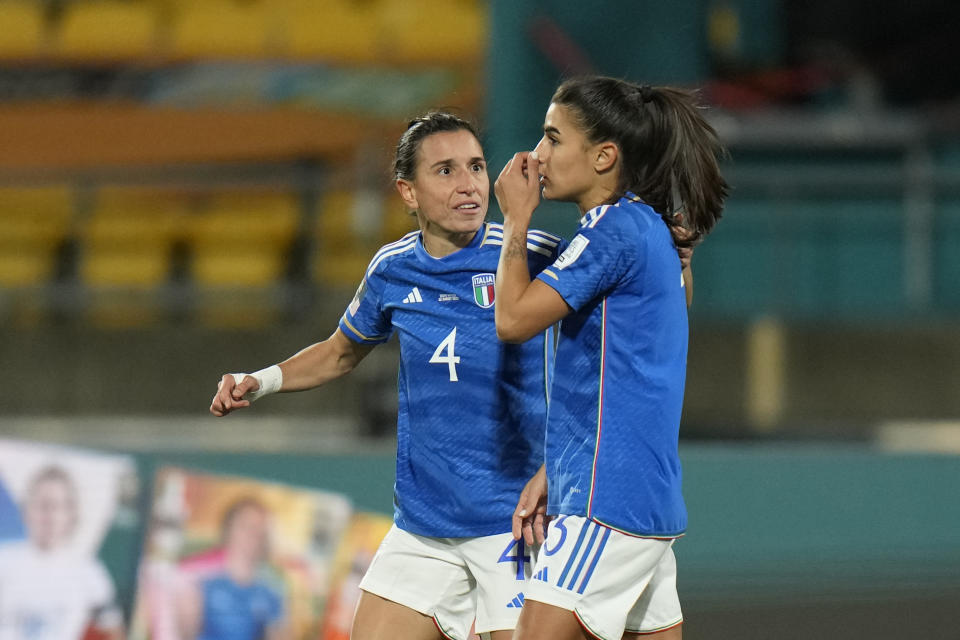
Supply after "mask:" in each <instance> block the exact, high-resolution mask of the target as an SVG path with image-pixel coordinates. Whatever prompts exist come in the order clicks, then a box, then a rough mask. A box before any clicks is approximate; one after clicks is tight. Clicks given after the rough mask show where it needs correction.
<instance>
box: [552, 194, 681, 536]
mask: <svg viewBox="0 0 960 640" xmlns="http://www.w3.org/2000/svg"><path fill="white" fill-rule="evenodd" d="M538 278H539V279H540V280H541V281H542V282H544V283H546V284H547V285H549V286H550V287H552V288H554V289H555V290H556V291H557V292H558V293H559V294H560V295H561V296H562V297H563V299H564V300H565V301H566V302H567V304H568V305H570V307H571V308H572V309H573V312H572V313H571V314H570V315H569V316H567V317H566V318H564V319H563V322H562V323H561V325H560V338H559V343H558V345H557V354H556V366H555V371H554V381H553V387H552V390H551V394H550V396H551V398H550V399H551V405H550V413H549V417H548V420H547V442H546V465H547V479H548V483H549V487H550V491H549V504H548V507H547V508H548V512H549V513H551V514H558V513H563V514H569V515H581V516H586V517H588V518H592V519H594V520H596V521H598V522H600V523H602V524H606V525H608V526H610V527H613V528H615V529H619V530H622V531H624V532H626V533H630V534H635V535H641V536H652V537H673V536H678V535H680V534H682V533H683V531H684V529H685V528H686V523H687V515H686V507H685V506H684V502H683V496H682V495H681V492H680V475H681V474H680V460H679V457H678V454H677V439H678V432H679V428H680V411H681V406H682V404H683V385H684V378H685V376H686V359H687V309H686V296H685V292H684V289H683V278H682V276H681V268H680V260H679V258H678V256H677V250H676V248H675V246H674V244H673V240H672V237H671V235H670V231H669V230H668V228H667V225H666V224H665V223H664V222H663V220H662V219H661V217H660V215H659V214H658V213H657V212H655V211H654V210H653V209H651V208H650V207H649V206H647V205H645V204H643V203H642V202H640V201H639V199H637V198H636V197H633V196H630V197H626V198H622V199H621V200H620V201H619V202H618V203H616V204H615V205H603V206H600V207H597V208H596V209H592V210H591V211H589V212H587V214H586V215H585V216H584V217H583V218H582V219H581V221H580V229H579V231H578V233H577V235H576V236H575V237H574V238H573V240H571V242H570V245H569V246H568V247H567V249H566V250H565V251H564V252H563V254H562V255H561V256H560V257H559V258H558V259H557V261H556V262H555V263H554V264H553V265H551V266H549V267H547V268H546V269H544V270H543V271H542V273H541V274H540V275H539V276H538Z"/></svg>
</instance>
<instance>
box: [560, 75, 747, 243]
mask: <svg viewBox="0 0 960 640" xmlns="http://www.w3.org/2000/svg"><path fill="white" fill-rule="evenodd" d="M552 102H553V103H555V104H560V105H563V106H564V107H567V108H568V109H570V111H571V116H572V117H573V119H574V121H575V122H576V124H577V125H578V126H579V128H580V129H581V130H582V131H583V132H584V134H585V135H586V137H587V140H589V141H590V142H591V143H592V144H596V143H599V142H607V141H609V142H613V143H614V144H616V145H617V147H618V148H619V150H620V163H621V166H620V177H619V181H618V184H617V192H616V193H615V194H614V196H613V198H612V199H611V202H616V201H617V200H619V199H620V198H621V197H623V195H624V194H626V192H628V191H630V192H633V193H634V194H635V195H637V196H639V197H640V198H641V199H642V200H643V201H644V202H645V203H647V204H648V205H650V206H651V207H653V208H654V210H656V211H657V212H658V213H659V214H660V215H661V216H662V217H663V219H664V221H665V222H666V223H667V225H669V226H675V225H678V224H683V225H684V226H686V227H687V228H688V229H689V230H690V232H691V233H690V237H689V238H688V239H686V240H681V241H677V244H679V245H681V246H689V245H692V244H694V243H696V242H697V241H698V240H699V239H701V238H702V237H703V236H704V235H706V234H707V233H709V232H710V230H711V229H713V227H714V225H716V223H717V221H718V220H719V219H720V216H721V214H722V212H723V200H724V198H725V197H726V195H727V192H728V190H729V187H728V185H727V182H726V180H724V179H723V176H722V175H720V166H719V159H720V158H721V157H723V156H724V155H725V154H726V151H725V150H724V148H723V145H721V144H720V141H719V139H718V138H717V133H716V131H714V129H713V127H712V126H710V124H709V123H708V122H707V121H706V120H705V119H704V118H703V116H702V115H701V114H700V111H699V109H698V105H697V100H696V96H695V94H694V93H692V92H689V91H684V90H682V89H675V88H672V87H650V86H641V85H636V84H632V83H630V82H626V81H624V80H618V79H616V78H605V77H599V76H587V77H582V78H574V79H571V80H568V81H566V82H564V83H563V84H561V85H560V87H558V88H557V90H556V92H555V93H554V94H553V99H552ZM677 212H682V213H683V216H682V217H683V221H682V222H681V221H680V220H679V219H678V218H677V217H675V214H676V213H677Z"/></svg>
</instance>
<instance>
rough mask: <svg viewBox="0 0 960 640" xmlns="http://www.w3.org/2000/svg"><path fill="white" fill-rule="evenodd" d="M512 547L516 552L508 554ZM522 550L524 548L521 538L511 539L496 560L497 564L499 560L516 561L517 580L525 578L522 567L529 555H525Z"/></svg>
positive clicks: (527, 561) (527, 560) (528, 560)
mask: <svg viewBox="0 0 960 640" xmlns="http://www.w3.org/2000/svg"><path fill="white" fill-rule="evenodd" d="M514 549H516V550H517V552H516V553H515V554H514V555H510V552H511V551H513V550H514ZM524 551H526V549H525V548H524V546H523V539H520V540H511V541H510V544H508V545H507V548H506V549H504V550H503V553H501V554H500V559H499V560H497V564H500V563H501V562H516V563H517V580H526V579H527V576H526V572H524V570H523V568H524V567H525V566H526V564H527V563H529V562H530V556H528V555H525V554H524Z"/></svg>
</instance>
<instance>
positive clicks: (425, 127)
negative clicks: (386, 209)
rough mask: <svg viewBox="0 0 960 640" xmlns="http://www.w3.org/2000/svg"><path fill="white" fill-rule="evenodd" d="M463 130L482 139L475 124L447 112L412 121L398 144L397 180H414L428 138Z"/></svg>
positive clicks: (433, 113)
mask: <svg viewBox="0 0 960 640" xmlns="http://www.w3.org/2000/svg"><path fill="white" fill-rule="evenodd" d="M461 130H463V131H469V132H470V133H472V134H473V137H474V138H477V139H478V140H479V139H480V136H479V135H477V130H476V128H475V127H474V126H473V124H471V123H470V122H468V121H467V120H464V119H463V118H461V117H460V116H457V115H454V114H452V113H448V112H446V111H429V112H427V113H425V114H424V115H422V116H420V117H419V118H414V119H413V120H411V121H410V124H408V125H407V130H406V131H404V132H403V135H402V136H400V140H399V142H397V152H396V155H395V156H394V160H393V175H394V177H395V178H396V179H397V180H413V177H414V174H416V172H417V153H418V152H419V151H420V145H421V144H422V143H423V141H424V140H425V139H426V138H427V137H428V136H431V135H433V134H434V133H443V132H448V131H461Z"/></svg>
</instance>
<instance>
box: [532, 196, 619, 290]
mask: <svg viewBox="0 0 960 640" xmlns="http://www.w3.org/2000/svg"><path fill="white" fill-rule="evenodd" d="M636 251H637V248H636V247H634V246H631V245H630V244H629V243H628V242H627V241H625V240H624V237H623V234H622V233H621V229H619V228H618V226H617V225H616V224H615V221H614V220H609V219H604V216H603V215H602V213H601V214H600V215H598V216H597V217H595V218H594V219H593V221H592V222H591V223H588V224H585V225H584V226H583V227H581V228H580V230H579V232H578V233H577V235H576V236H574V237H573V239H572V240H571V241H570V244H569V245H567V247H566V248H565V249H564V251H563V253H561V254H560V256H559V257H558V258H557V259H556V260H555V261H554V262H553V264H551V265H549V266H547V267H546V268H544V269H543V271H541V272H540V274H539V275H538V276H537V279H538V280H541V281H542V282H544V283H545V284H547V285H549V286H550V287H551V288H553V289H554V290H556V292H557V293H559V294H560V296H561V297H562V298H563V299H564V301H565V302H566V303H567V304H568V305H570V307H571V308H573V309H580V308H581V307H583V306H584V305H585V304H586V303H587V302H589V301H590V300H593V299H594V298H596V297H597V296H600V295H603V294H604V293H606V292H608V291H610V290H611V289H613V287H614V286H615V285H616V284H617V282H618V281H619V280H620V279H621V278H622V277H623V276H624V275H625V274H626V272H627V270H628V269H629V266H630V261H631V257H632V256H633V255H635V254H636Z"/></svg>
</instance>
